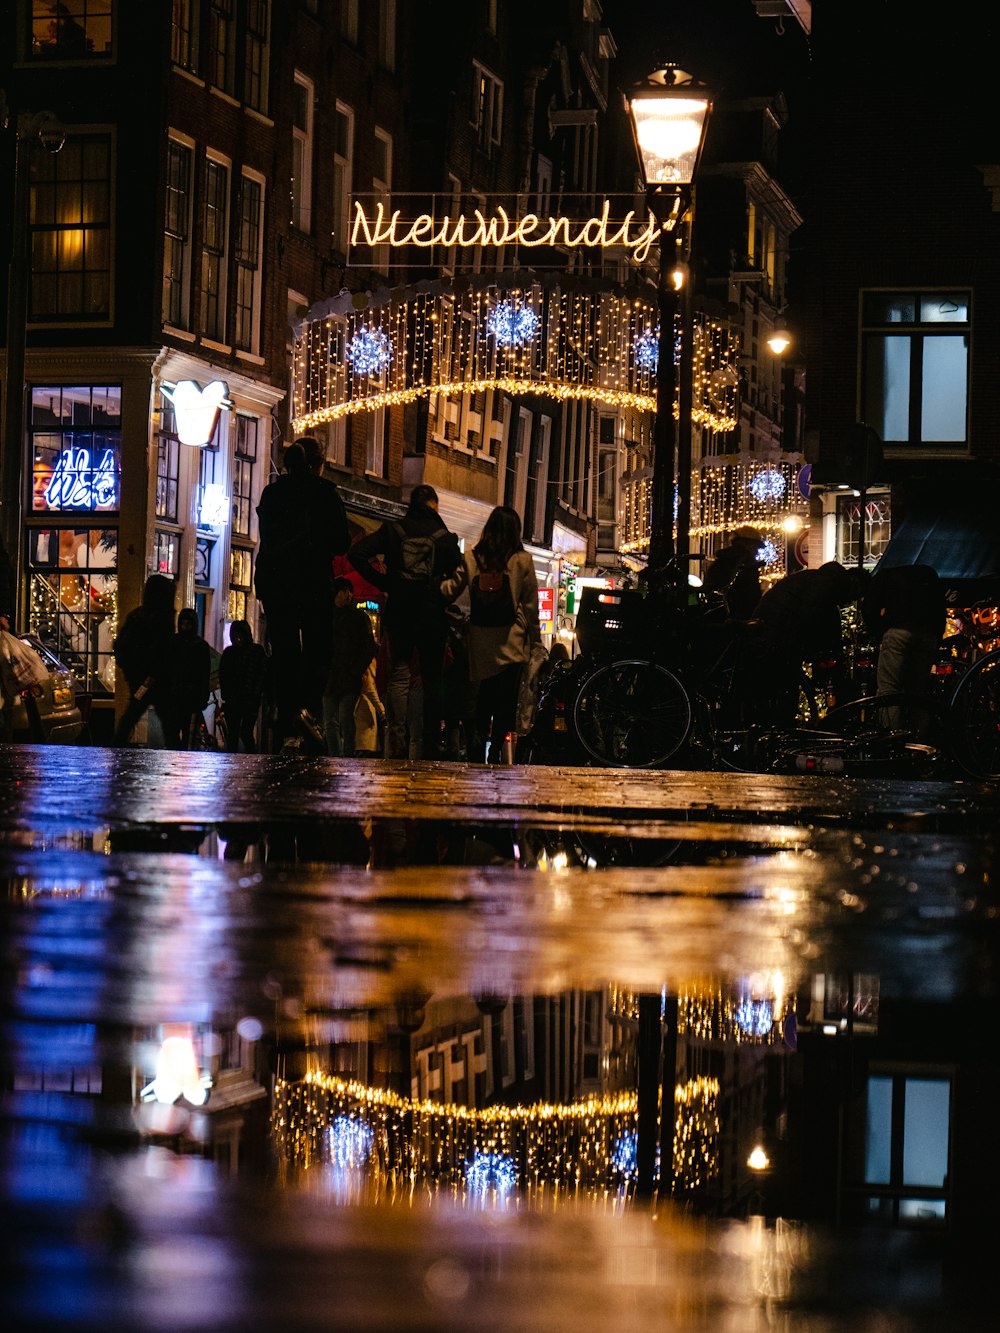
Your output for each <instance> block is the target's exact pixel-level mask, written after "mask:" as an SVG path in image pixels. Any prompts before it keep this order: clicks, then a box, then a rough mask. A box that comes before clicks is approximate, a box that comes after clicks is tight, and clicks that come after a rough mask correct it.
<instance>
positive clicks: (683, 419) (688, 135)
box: [628, 66, 712, 589]
mask: <svg viewBox="0 0 1000 1333" xmlns="http://www.w3.org/2000/svg"><path fill="white" fill-rule="evenodd" d="M628 108H629V115H630V116H631V119H632V129H633V132H634V134H635V145H636V152H637V153H638V157H639V164H640V170H641V171H642V179H643V183H644V185H645V187H646V202H647V204H648V206H649V210H650V212H651V213H652V214H653V216H654V217H655V218H656V220H657V222H658V223H659V224H660V267H659V281H658V283H657V295H658V304H659V317H660V338H659V347H658V363H657V373H656V419H655V423H654V427H653V503H652V512H651V514H650V529H649V557H648V567H649V570H650V572H651V573H652V574H653V575H654V577H655V576H656V575H657V574H661V575H662V571H663V569H664V567H665V566H666V565H667V564H668V563H669V562H670V560H671V557H672V556H673V555H674V554H675V549H674V540H673V526H674V471H675V467H676V471H677V488H678V489H677V547H676V556H677V565H678V574H679V577H680V580H681V587H682V588H684V589H686V584H687V573H688V571H687V564H688V550H689V541H690V537H689V532H690V527H691V383H690V379H691V365H692V346H691V342H692V337H693V325H692V315H691V284H690V281H688V278H687V274H683V277H682V278H680V279H678V280H675V278H674V272H675V269H677V265H676V262H675V261H676V259H677V251H678V244H677V241H678V228H679V224H680V223H681V222H683V221H685V220H686V221H687V224H688V249H690V237H691V222H692V218H693V213H694V188H693V185H692V182H693V180H694V175H695V172H696V171H697V168H698V161H699V159H700V157H701V150H702V146H703V145H704V142H705V130H706V128H707V126H708V116H709V112H710V111H711V109H712V99H711V95H710V94H709V92H708V90H707V89H706V88H705V87H704V85H702V84H700V83H698V82H696V81H695V80H694V79H693V78H692V77H691V75H690V74H686V73H685V72H684V71H683V70H681V69H677V68H676V67H675V66H667V67H666V68H664V69H661V70H658V71H657V72H655V73H653V74H650V75H649V76H648V77H647V78H646V79H645V80H644V81H643V82H642V83H639V84H637V85H636V87H634V88H633V89H632V90H631V92H630V93H629V96H628ZM678 271H679V272H681V273H683V269H681V270H678ZM678 293H679V294H678ZM678 314H679V315H680V325H681V357H680V366H679V367H677V366H675V360H674V322H675V319H676V317H677V316H678ZM678 369H679V371H680V420H679V428H678V430H677V433H676V435H675V433H674V393H675V389H676V388H677V387H678V383H677V381H678V374H677V372H678ZM685 381H687V387H686V388H685Z"/></svg>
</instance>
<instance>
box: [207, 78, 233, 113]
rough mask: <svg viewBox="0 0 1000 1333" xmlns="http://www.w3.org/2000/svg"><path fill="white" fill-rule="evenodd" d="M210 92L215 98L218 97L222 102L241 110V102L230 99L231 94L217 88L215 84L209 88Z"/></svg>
mask: <svg viewBox="0 0 1000 1333" xmlns="http://www.w3.org/2000/svg"><path fill="white" fill-rule="evenodd" d="M208 91H209V92H210V93H211V94H212V96H213V97H218V98H219V99H220V100H221V101H223V102H228V103H229V105H230V106H234V107H236V108H237V109H238V108H239V105H240V104H239V102H237V100H236V98H235V97H230V96H229V94H228V93H227V92H224V91H223V90H222V89H221V88H216V86H215V84H212V85H211V86H210V87H209V90H208Z"/></svg>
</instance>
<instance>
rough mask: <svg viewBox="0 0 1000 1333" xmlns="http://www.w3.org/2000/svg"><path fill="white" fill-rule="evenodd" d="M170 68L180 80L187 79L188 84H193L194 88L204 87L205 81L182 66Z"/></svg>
mask: <svg viewBox="0 0 1000 1333" xmlns="http://www.w3.org/2000/svg"><path fill="white" fill-rule="evenodd" d="M170 68H171V69H172V70H173V72H174V73H175V74H179V75H180V77H181V78H182V79H187V81H188V83H193V84H194V85H195V87H196V88H204V87H205V80H204V79H202V78H200V77H199V76H198V75H197V74H194V73H192V71H191V70H189V69H185V68H184V66H183V65H171V67H170Z"/></svg>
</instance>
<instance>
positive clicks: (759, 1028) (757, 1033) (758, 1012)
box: [735, 1000, 774, 1037]
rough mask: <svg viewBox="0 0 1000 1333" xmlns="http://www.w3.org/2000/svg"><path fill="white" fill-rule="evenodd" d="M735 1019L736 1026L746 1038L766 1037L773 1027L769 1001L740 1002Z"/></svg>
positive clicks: (772, 1012)
mask: <svg viewBox="0 0 1000 1333" xmlns="http://www.w3.org/2000/svg"><path fill="white" fill-rule="evenodd" d="M735 1018H736V1026H737V1027H738V1028H740V1029H741V1031H743V1032H745V1033H746V1034H747V1036H748V1037H766V1036H767V1034H768V1033H769V1032H770V1031H771V1029H772V1028H773V1027H774V1011H773V1009H772V1008H771V1002H770V1000H741V1001H740V1004H739V1005H738V1007H737V1009H736V1014H735Z"/></svg>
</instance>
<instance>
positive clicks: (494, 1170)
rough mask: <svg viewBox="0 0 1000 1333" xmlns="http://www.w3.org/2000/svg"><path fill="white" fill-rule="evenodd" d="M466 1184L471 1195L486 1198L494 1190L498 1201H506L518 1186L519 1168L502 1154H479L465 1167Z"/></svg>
mask: <svg viewBox="0 0 1000 1333" xmlns="http://www.w3.org/2000/svg"><path fill="white" fill-rule="evenodd" d="M465 1183H466V1186H467V1187H468V1190H469V1193H470V1194H474V1195H477V1196H479V1197H481V1198H484V1197H485V1196H486V1195H487V1194H488V1193H489V1192H490V1190H493V1191H495V1193H496V1196H497V1198H498V1199H506V1198H507V1196H508V1195H509V1194H510V1192H511V1190H512V1189H513V1188H514V1186H515V1185H516V1184H517V1167H516V1166H515V1165H514V1162H513V1159H512V1158H510V1157H504V1156H503V1155H502V1154H501V1153H495V1152H477V1153H476V1154H475V1156H474V1157H473V1158H472V1161H471V1162H467V1163H466V1165H465Z"/></svg>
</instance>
